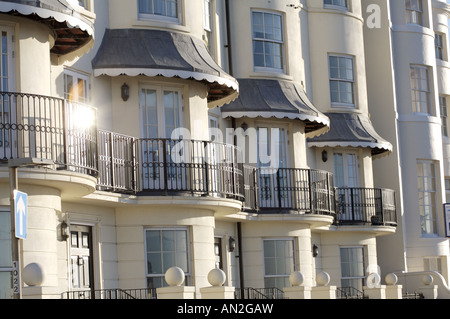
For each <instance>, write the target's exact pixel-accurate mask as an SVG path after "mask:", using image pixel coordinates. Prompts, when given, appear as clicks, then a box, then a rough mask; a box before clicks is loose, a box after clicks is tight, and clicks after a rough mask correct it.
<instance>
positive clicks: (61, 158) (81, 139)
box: [0, 92, 97, 176]
mask: <svg viewBox="0 0 450 319" xmlns="http://www.w3.org/2000/svg"><path fill="white" fill-rule="evenodd" d="M27 157H37V158H41V159H46V160H51V161H52V162H53V163H55V165H56V166H57V167H58V168H65V169H69V170H73V171H77V172H80V173H84V174H89V175H93V176H95V175H97V127H96V111H95V109H94V108H92V107H90V106H88V105H84V104H81V103H76V102H69V101H67V100H64V99H60V98H54V97H48V96H43V95H36V94H24V93H13V92H0V160H1V161H3V162H6V161H8V160H9V159H16V158H27Z"/></svg>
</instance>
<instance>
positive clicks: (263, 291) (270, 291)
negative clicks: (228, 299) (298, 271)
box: [234, 287, 284, 299]
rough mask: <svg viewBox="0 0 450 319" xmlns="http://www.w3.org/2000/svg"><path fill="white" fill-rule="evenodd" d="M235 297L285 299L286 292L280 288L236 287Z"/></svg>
mask: <svg viewBox="0 0 450 319" xmlns="http://www.w3.org/2000/svg"><path fill="white" fill-rule="evenodd" d="M234 295H235V299H284V292H283V291H282V290H281V289H279V288H275V287H273V288H251V287H248V288H236V289H235V292H234Z"/></svg>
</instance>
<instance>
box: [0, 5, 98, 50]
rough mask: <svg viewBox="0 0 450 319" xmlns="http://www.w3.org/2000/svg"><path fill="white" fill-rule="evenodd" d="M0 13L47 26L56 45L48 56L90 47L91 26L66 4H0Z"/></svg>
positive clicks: (92, 38)
mask: <svg viewBox="0 0 450 319" xmlns="http://www.w3.org/2000/svg"><path fill="white" fill-rule="evenodd" d="M0 12H2V13H6V14H9V15H13V16H22V17H25V18H28V19H32V20H35V21H38V22H41V23H43V24H45V25H47V26H48V27H49V28H50V29H51V30H53V32H54V35H55V44H54V46H53V47H52V48H51V52H52V53H54V54H57V55H60V56H61V55H66V54H68V53H72V52H74V51H76V50H78V49H80V48H82V47H85V46H87V44H90V46H89V48H90V47H91V46H92V45H93V40H94V27H93V22H92V21H91V20H89V19H87V18H86V17H84V16H82V15H81V14H79V13H78V12H77V10H75V9H74V8H73V6H72V5H71V4H70V2H69V1H67V0H59V1H55V0H40V1H39V0H3V1H0Z"/></svg>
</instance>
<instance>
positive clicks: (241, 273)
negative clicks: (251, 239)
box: [225, 0, 245, 289]
mask: <svg viewBox="0 0 450 319" xmlns="http://www.w3.org/2000/svg"><path fill="white" fill-rule="evenodd" d="M225 15H226V18H225V19H226V29H227V44H226V45H225V47H226V48H227V50H228V73H229V74H230V75H231V76H233V58H232V56H231V34H230V29H231V28H230V0H225ZM231 127H232V128H233V130H236V119H235V118H231ZM233 142H234V145H236V137H235V138H234V141H233ZM237 235H238V252H239V256H236V258H239V286H240V288H241V289H243V288H245V286H244V266H243V261H242V260H243V255H244V254H243V253H242V224H241V223H240V222H239V223H237Z"/></svg>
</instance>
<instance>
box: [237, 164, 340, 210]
mask: <svg viewBox="0 0 450 319" xmlns="http://www.w3.org/2000/svg"><path fill="white" fill-rule="evenodd" d="M333 185H334V184H333V175H332V174H331V173H329V172H326V171H320V170H312V169H300V168H279V169H270V168H259V169H258V168H254V167H250V166H244V188H245V199H244V203H243V207H244V210H247V211H256V212H258V213H260V214H274V213H275V214H318V215H333V214H334V207H335V204H334V187H333Z"/></svg>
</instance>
